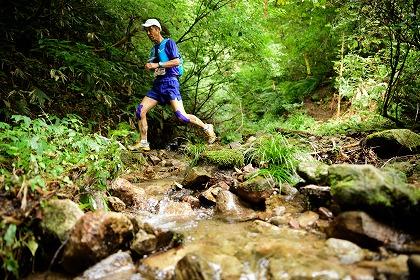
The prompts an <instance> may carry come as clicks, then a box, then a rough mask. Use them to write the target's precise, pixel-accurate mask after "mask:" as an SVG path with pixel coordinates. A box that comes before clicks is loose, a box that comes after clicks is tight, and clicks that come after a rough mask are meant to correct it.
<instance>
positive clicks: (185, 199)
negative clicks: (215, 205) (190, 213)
mask: <svg viewBox="0 0 420 280" xmlns="http://www.w3.org/2000/svg"><path fill="white" fill-rule="evenodd" d="M182 201H183V202H186V203H188V204H189V205H190V206H191V208H192V209H197V208H199V207H200V206H201V204H200V200H199V199H198V198H196V197H194V196H192V195H187V196H184V197H183V198H182Z"/></svg>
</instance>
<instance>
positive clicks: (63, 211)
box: [41, 199, 83, 241]
mask: <svg viewBox="0 0 420 280" xmlns="http://www.w3.org/2000/svg"><path fill="white" fill-rule="evenodd" d="M42 215H43V217H42V222H41V226H42V228H43V229H44V231H46V232H48V233H49V234H51V235H53V236H56V237H58V238H59V239H60V240H61V241H64V240H66V239H67V237H68V234H69V233H70V231H71V230H72V228H73V226H74V225H75V224H76V221H77V220H78V219H79V218H80V217H82V216H83V211H82V210H80V208H79V206H78V205H77V204H76V203H75V202H73V201H71V200H70V199H53V200H50V201H48V202H47V203H45V206H44V207H43V208H42Z"/></svg>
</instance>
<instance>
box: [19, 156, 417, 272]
mask: <svg viewBox="0 0 420 280" xmlns="http://www.w3.org/2000/svg"><path fill="white" fill-rule="evenodd" d="M145 156H146V158H147V159H148V164H147V167H145V168H143V169H142V170H135V171H131V172H129V173H127V174H125V175H122V176H121V177H120V178H118V179H116V180H115V181H114V182H112V186H111V188H110V189H109V191H108V192H107V193H103V195H104V196H106V197H107V204H105V203H104V202H103V200H101V199H98V201H97V206H98V208H99V210H97V211H95V212H88V213H83V212H82V211H80V210H79V208H78V207H77V205H76V204H75V203H74V202H72V201H71V200H65V199H56V200H51V201H50V202H48V204H47V205H46V206H45V207H44V208H43V214H42V216H43V218H42V221H43V222H42V229H43V232H44V236H45V237H44V238H43V242H44V243H42V242H40V244H41V245H42V246H43V250H42V253H43V255H42V256H41V259H42V260H43V263H44V264H46V265H39V267H40V268H41V269H40V270H44V271H45V270H47V271H46V272H40V273H34V274H32V275H30V276H29V277H28V278H27V279H71V278H75V279H349V280H350V279H420V277H419V263H420V260H419V258H420V255H419V254H420V243H419V238H418V233H419V231H418V214H419V212H418V211H419V207H420V206H419V204H418V201H419V198H418V187H415V186H412V185H410V184H406V183H405V182H404V181H401V180H399V179H398V178H399V177H398V176H397V175H396V174H395V173H392V172H391V173H389V172H388V171H387V170H385V169H378V168H376V167H374V166H371V165H355V164H336V165H326V164H322V163H320V162H316V161H315V162H314V161H312V162H302V163H301V164H300V166H299V169H298V172H299V175H300V176H301V177H302V178H303V180H302V182H301V183H300V184H299V185H297V186H294V187H292V186H288V185H283V186H278V185H276V184H275V183H274V181H273V180H271V179H270V178H264V177H261V176H257V177H253V176H252V174H253V173H254V172H255V171H256V169H255V168H254V167H253V166H252V165H247V166H243V167H241V168H239V167H238V168H235V169H232V170H230V169H218V168H216V167H212V166H201V167H194V168H190V167H188V166H187V164H186V163H185V162H184V161H183V160H182V158H180V157H179V156H178V155H176V154H174V153H171V152H168V151H163V150H162V151H151V152H149V153H147V154H145ZM415 165H416V166H415V167H414V168H415V169H416V168H417V169H416V170H418V169H419V165H418V159H415ZM417 172H418V171H415V172H413V174H414V175H413V176H417V175H416V174H417ZM105 206H107V207H109V209H110V211H105V209H103V210H101V208H105ZM42 268H44V269H42ZM48 268H49V270H48Z"/></svg>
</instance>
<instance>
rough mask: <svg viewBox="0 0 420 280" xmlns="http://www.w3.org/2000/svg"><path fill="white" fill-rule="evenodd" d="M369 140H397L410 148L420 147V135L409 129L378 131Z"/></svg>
mask: <svg viewBox="0 0 420 280" xmlns="http://www.w3.org/2000/svg"><path fill="white" fill-rule="evenodd" d="M366 140H367V141H372V140H373V141H397V142H398V143H400V144H401V145H402V146H404V147H407V148H408V149H410V150H413V151H415V150H417V149H419V148H420V135H418V134H417V133H414V132H412V131H411V130H409V129H390V130H385V131H381V132H376V133H373V134H371V135H369V136H368V137H367V138H366Z"/></svg>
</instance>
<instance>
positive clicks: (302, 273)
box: [269, 258, 351, 280]
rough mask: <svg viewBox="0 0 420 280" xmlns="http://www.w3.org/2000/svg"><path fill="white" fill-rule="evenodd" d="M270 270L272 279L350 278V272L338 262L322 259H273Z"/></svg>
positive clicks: (339, 279)
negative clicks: (302, 260) (338, 264)
mask: <svg viewBox="0 0 420 280" xmlns="http://www.w3.org/2000/svg"><path fill="white" fill-rule="evenodd" d="M269 271H270V272H271V273H270V274H271V275H272V277H271V278H270V279H272V280H283V279H322V280H350V279H351V278H349V277H350V276H349V275H348V273H346V272H345V271H344V269H342V268H341V267H339V266H337V265H336V264H334V263H332V262H330V261H327V260H321V259H313V260H312V261H305V262H301V261H299V262H296V261H293V260H289V259H288V258H279V259H277V258H275V259H271V260H270V263H269Z"/></svg>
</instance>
